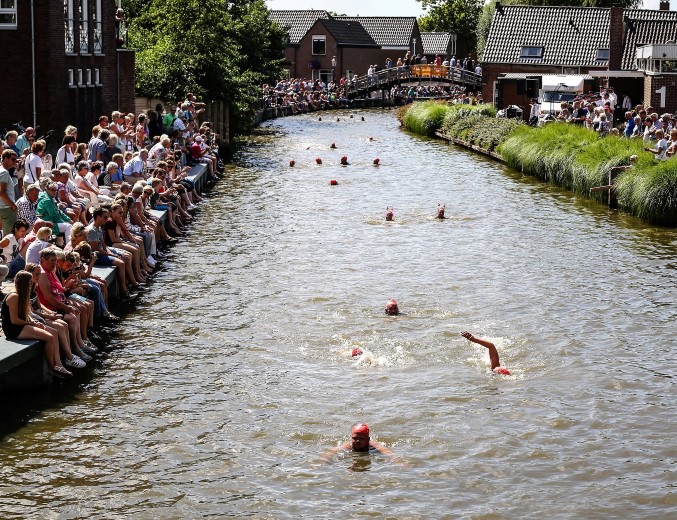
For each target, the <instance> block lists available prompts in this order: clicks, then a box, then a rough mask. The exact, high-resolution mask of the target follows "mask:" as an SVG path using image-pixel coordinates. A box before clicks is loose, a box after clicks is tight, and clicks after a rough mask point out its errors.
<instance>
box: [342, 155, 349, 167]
mask: <svg viewBox="0 0 677 520" xmlns="http://www.w3.org/2000/svg"><path fill="white" fill-rule="evenodd" d="M349 164H350V163H349V162H348V156H347V155H344V156H343V157H341V165H342V166H348V165H349Z"/></svg>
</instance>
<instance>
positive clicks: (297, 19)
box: [268, 9, 329, 44]
mask: <svg viewBox="0 0 677 520" xmlns="http://www.w3.org/2000/svg"><path fill="white" fill-rule="evenodd" d="M268 16H269V17H270V19H271V20H273V21H275V22H277V24H278V25H279V26H280V27H282V28H283V29H285V30H286V31H287V33H288V34H289V43H291V44H297V43H299V42H300V41H301V39H302V38H303V37H304V36H305V35H306V33H307V32H308V31H309V30H310V28H311V27H312V26H313V25H314V24H315V22H317V21H318V20H319V19H321V18H329V13H327V11H315V10H313V9H310V10H303V11H272V10H271V11H269V14H268Z"/></svg>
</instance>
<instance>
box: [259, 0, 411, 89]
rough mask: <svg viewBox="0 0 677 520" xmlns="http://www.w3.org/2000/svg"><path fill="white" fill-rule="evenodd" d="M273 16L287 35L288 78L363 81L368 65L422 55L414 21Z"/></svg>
mask: <svg viewBox="0 0 677 520" xmlns="http://www.w3.org/2000/svg"><path fill="white" fill-rule="evenodd" d="M270 17H271V18H272V19H273V20H274V21H275V22H277V23H278V24H279V25H280V26H281V27H283V28H284V29H286V30H287V36H288V37H287V47H286V50H285V58H286V62H287V68H288V73H289V76H290V77H295V78H298V77H303V78H312V79H319V78H320V77H321V78H323V79H324V80H325V81H326V79H327V78H328V77H331V76H334V75H335V76H336V77H337V78H338V77H340V76H344V75H352V74H357V75H358V76H363V75H365V74H366V73H367V69H368V68H369V65H373V64H376V65H378V66H379V67H383V66H384V64H385V61H386V59H387V58H390V59H391V60H392V61H393V63H396V62H397V59H398V58H403V57H404V56H405V54H406V53H407V52H410V53H412V54H417V53H418V54H421V53H422V52H423V48H422V44H421V33H420V31H419V28H418V22H417V21H416V18H415V17H408V16H331V15H330V14H329V13H328V12H327V11H314V10H304V11H270ZM367 38H368V40H367ZM323 41H324V42H325V44H324V46H323V43H322V42H323ZM332 58H335V63H336V65H335V66H333V65H331V63H332Z"/></svg>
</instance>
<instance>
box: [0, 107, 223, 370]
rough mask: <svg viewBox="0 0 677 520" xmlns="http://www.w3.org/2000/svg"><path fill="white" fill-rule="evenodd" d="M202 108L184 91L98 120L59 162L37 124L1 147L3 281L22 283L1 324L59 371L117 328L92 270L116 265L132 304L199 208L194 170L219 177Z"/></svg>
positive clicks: (67, 143)
mask: <svg viewBox="0 0 677 520" xmlns="http://www.w3.org/2000/svg"><path fill="white" fill-rule="evenodd" d="M203 111H204V104H203V103H200V102H198V101H197V100H196V99H195V97H194V96H193V95H192V94H188V95H187V96H186V99H185V100H183V101H181V102H180V103H177V104H176V105H173V106H171V108H170V109H168V110H164V107H163V106H162V105H161V104H158V105H157V106H156V107H155V110H149V111H147V113H146V114H140V115H139V116H138V117H137V116H135V114H132V113H129V114H124V113H121V112H118V111H115V112H113V113H112V114H110V116H109V115H102V116H101V117H100V118H99V120H98V124H96V125H95V126H94V127H93V128H92V129H91V132H89V131H88V132H86V134H87V135H83V134H85V132H80V131H79V130H78V129H77V128H75V127H73V126H68V127H66V129H65V131H64V138H63V141H62V144H61V147H60V148H59V150H58V151H57V152H56V154H55V158H54V159H52V156H51V154H47V153H46V143H45V142H44V141H40V140H36V138H35V130H34V129H33V128H30V127H29V128H26V130H25V132H23V133H22V134H21V135H18V134H17V133H16V132H9V133H7V134H6V136H5V139H4V141H2V148H3V150H2V154H1V156H0V158H1V162H2V164H1V166H0V219H1V220H2V238H1V239H0V252H1V254H2V258H1V259H0V281H2V280H4V279H5V278H14V290H13V291H11V292H9V294H7V295H6V296H5V294H2V297H3V304H2V329H3V332H4V335H5V336H6V337H7V338H9V339H16V338H18V339H34V340H40V341H43V342H44V344H45V356H46V359H47V362H48V364H49V368H50V371H51V372H52V374H53V375H55V376H58V377H67V376H69V375H72V372H71V370H72V369H74V368H81V367H83V366H85V365H86V363H87V362H89V361H91V360H92V356H93V355H94V354H95V353H96V352H97V350H98V349H97V347H96V346H95V345H94V343H93V342H92V341H93V340H96V339H98V336H97V334H96V331H95V329H96V328H97V327H100V326H105V325H106V324H107V323H110V322H114V321H118V318H117V317H116V316H114V315H113V314H112V313H111V312H110V311H109V310H108V294H109V287H108V283H107V282H106V280H105V277H101V276H97V274H96V272H95V270H93V268H94V267H95V266H102V267H115V268H116V274H117V276H116V283H117V284H118V287H117V294H118V295H120V298H119V299H120V301H121V302H122V303H124V302H129V301H131V300H133V299H134V298H135V297H136V296H138V294H139V292H142V291H143V290H144V285H145V284H147V283H148V281H149V280H150V279H151V277H152V276H153V272H154V270H155V269H156V268H157V265H158V263H160V262H162V261H163V260H164V258H165V254H164V252H163V251H164V250H165V248H166V247H167V246H168V245H169V244H171V243H173V242H176V241H178V240H179V238H180V237H182V236H183V235H184V234H185V231H184V229H185V227H186V226H187V225H188V223H189V222H190V221H191V219H192V213H193V212H194V211H195V210H196V209H197V205H198V204H199V203H200V202H202V198H201V197H200V194H199V193H198V190H197V188H196V186H195V184H194V183H193V182H192V180H190V179H189V175H188V174H189V172H190V170H191V168H192V167H193V166H195V165H197V164H200V163H202V164H204V165H205V167H206V168H207V170H208V174H209V182H214V181H215V180H216V179H218V177H219V176H220V175H221V174H222V168H223V164H222V163H221V161H220V160H219V158H218V151H217V148H216V140H217V137H218V136H217V134H215V133H214V131H213V129H212V125H211V124H210V123H209V122H201V121H200V120H199V119H200V114H201V113H202V112H203ZM79 136H82V137H84V139H79ZM151 210H160V211H165V212H166V213H165V215H164V216H165V221H164V222H163V219H162V218H160V216H159V215H161V213H158V212H153V211H151Z"/></svg>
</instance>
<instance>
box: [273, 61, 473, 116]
mask: <svg viewBox="0 0 677 520" xmlns="http://www.w3.org/2000/svg"><path fill="white" fill-rule="evenodd" d="M427 63H428V59H427V57H426V56H421V55H420V54H416V55H414V54H412V53H410V52H407V53H406V55H405V56H404V57H403V58H398V59H397V61H396V62H393V60H392V59H390V58H387V59H386V61H385V64H384V67H383V68H381V67H380V66H379V65H377V64H374V65H369V67H368V68H367V70H366V79H367V84H368V85H372V84H374V82H375V81H376V79H375V78H376V75H377V74H378V73H379V71H380V70H384V69H385V70H389V71H391V72H394V73H395V74H398V75H402V77H403V78H404V76H406V74H407V71H408V70H409V68H410V67H411V66H412V65H425V64H427ZM431 63H432V64H434V65H437V66H439V67H440V70H441V71H446V73H447V74H448V75H449V77H456V76H457V75H458V74H465V72H466V71H470V72H474V73H476V74H479V75H480V76H481V74H482V67H481V66H480V64H479V63H476V62H475V61H474V60H473V59H472V58H471V57H470V56H468V57H467V58H465V59H456V56H450V57H444V58H443V57H441V56H440V55H437V56H436V57H435V59H434V61H432V62H431ZM454 71H457V73H456V75H454ZM358 79H359V78H358V75H357V74H354V75H353V76H352V77H348V76H341V77H340V78H339V79H338V81H334V80H333V79H332V80H330V81H329V82H328V83H327V82H325V81H324V80H323V79H322V78H318V79H308V78H292V79H288V80H280V81H278V82H277V84H276V85H268V84H266V85H263V87H262V92H261V102H262V106H263V107H266V108H267V107H283V106H284V107H287V106H288V107H291V111H292V113H294V114H296V113H299V112H308V111H314V110H325V109H328V108H339V107H348V106H350V103H351V100H350V99H349V97H348V91H349V89H350V87H351V86H352V85H353V84H354V83H356V82H358ZM386 94H390V96H391V97H392V99H393V100H395V101H396V103H397V104H401V103H405V102H411V101H412V100H413V99H414V98H417V97H419V98H420V97H447V98H448V97H452V98H453V99H455V100H456V99H461V101H459V102H470V101H462V97H463V96H464V95H465V90H464V87H463V86H461V85H454V86H452V87H436V86H417V87H403V86H398V87H393V88H392V89H390V90H388V91H386ZM468 97H469V100H470V99H474V98H475V97H476V96H473V95H469V96H468Z"/></svg>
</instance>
